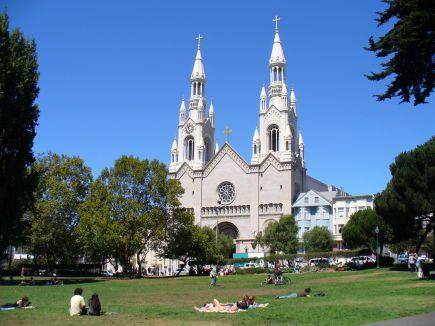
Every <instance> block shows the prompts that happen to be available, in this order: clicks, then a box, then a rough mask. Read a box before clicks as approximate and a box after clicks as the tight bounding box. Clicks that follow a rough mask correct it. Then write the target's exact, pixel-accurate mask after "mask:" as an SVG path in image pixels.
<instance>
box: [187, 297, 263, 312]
mask: <svg viewBox="0 0 435 326" xmlns="http://www.w3.org/2000/svg"><path fill="white" fill-rule="evenodd" d="M268 305H269V304H268V303H265V304H257V303H256V302H255V296H248V295H244V296H243V298H242V299H241V300H239V301H237V302H236V303H232V302H228V303H220V302H219V301H218V300H216V299H213V302H211V303H207V304H205V305H204V306H203V307H200V308H199V307H194V309H195V310H196V311H199V312H227V313H235V312H238V311H246V310H248V309H255V308H265V307H267V306H268Z"/></svg>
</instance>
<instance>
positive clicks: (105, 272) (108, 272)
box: [101, 271, 113, 277]
mask: <svg viewBox="0 0 435 326" xmlns="http://www.w3.org/2000/svg"><path fill="white" fill-rule="evenodd" d="M101 276H104V277H113V272H111V271H102V272H101Z"/></svg>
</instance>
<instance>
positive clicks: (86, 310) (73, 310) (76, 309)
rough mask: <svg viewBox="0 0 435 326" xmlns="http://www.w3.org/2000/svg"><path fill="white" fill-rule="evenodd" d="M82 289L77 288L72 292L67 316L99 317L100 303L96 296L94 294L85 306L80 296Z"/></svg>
mask: <svg viewBox="0 0 435 326" xmlns="http://www.w3.org/2000/svg"><path fill="white" fill-rule="evenodd" d="M82 294H83V289H81V288H77V289H75V290H74V295H73V296H72V298H71V300H70V308H69V314H70V315H71V316H78V315H90V316H99V315H100V314H101V303H100V298H99V297H98V294H96V293H94V294H93V295H92V296H91V298H90V299H89V301H88V305H87V306H86V304H85V299H84V298H83V296H82Z"/></svg>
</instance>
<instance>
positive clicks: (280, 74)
mask: <svg viewBox="0 0 435 326" xmlns="http://www.w3.org/2000/svg"><path fill="white" fill-rule="evenodd" d="M280 20H281V19H280V18H278V16H275V19H273V21H274V22H275V37H274V39H273V45H272V52H271V54H270V59H269V68H270V85H269V96H270V97H275V96H279V95H280V94H281V91H282V85H283V84H284V83H285V68H286V63H285V57H284V51H283V49H282V45H281V39H280V37H279V33H278V22H279V21H280Z"/></svg>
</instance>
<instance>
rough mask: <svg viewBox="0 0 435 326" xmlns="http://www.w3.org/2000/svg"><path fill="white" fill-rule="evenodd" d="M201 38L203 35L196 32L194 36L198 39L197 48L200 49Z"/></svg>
mask: <svg viewBox="0 0 435 326" xmlns="http://www.w3.org/2000/svg"><path fill="white" fill-rule="evenodd" d="M203 38H204V37H203V36H202V35H201V34H198V36H197V37H196V39H197V40H198V50H200V49H201V40H202V39H203Z"/></svg>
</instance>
